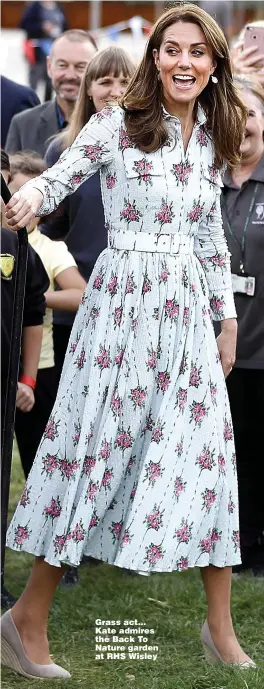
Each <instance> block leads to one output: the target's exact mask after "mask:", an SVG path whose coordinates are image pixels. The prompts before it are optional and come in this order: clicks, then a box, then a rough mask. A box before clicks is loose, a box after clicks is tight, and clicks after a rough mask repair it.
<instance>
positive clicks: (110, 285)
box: [106, 272, 118, 297]
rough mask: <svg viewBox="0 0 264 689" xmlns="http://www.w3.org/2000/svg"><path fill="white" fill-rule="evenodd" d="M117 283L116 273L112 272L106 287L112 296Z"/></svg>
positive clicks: (115, 290)
mask: <svg viewBox="0 0 264 689" xmlns="http://www.w3.org/2000/svg"><path fill="white" fill-rule="evenodd" d="M117 285H118V278H117V275H116V274H115V273H113V272H112V273H111V278H110V281H109V282H108V285H107V287H106V292H109V293H110V294H111V297H114V295H115V294H116V293H117Z"/></svg>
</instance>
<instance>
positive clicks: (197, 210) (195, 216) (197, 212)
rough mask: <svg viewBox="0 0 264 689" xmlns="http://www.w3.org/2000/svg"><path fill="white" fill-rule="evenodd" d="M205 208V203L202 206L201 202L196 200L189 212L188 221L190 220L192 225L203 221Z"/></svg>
mask: <svg viewBox="0 0 264 689" xmlns="http://www.w3.org/2000/svg"><path fill="white" fill-rule="evenodd" d="M203 207H204V203H203V204H202V205H201V204H200V203H199V201H195V200H194V202H193V207H192V210H191V211H189V213H188V215H187V221H188V220H189V222H190V224H191V225H192V224H193V223H197V222H198V221H199V220H200V219H201V217H202V212H203Z"/></svg>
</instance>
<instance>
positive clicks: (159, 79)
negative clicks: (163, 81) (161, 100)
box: [157, 70, 160, 81]
mask: <svg viewBox="0 0 264 689" xmlns="http://www.w3.org/2000/svg"><path fill="white" fill-rule="evenodd" d="M157 72H158V81H160V72H159V70H157Z"/></svg>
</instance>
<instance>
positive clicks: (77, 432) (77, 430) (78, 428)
mask: <svg viewBox="0 0 264 689" xmlns="http://www.w3.org/2000/svg"><path fill="white" fill-rule="evenodd" d="M81 428H82V427H81V424H80V423H75V424H74V430H75V433H74V436H73V438H72V442H73V446H74V447H76V445H78V442H79V440H80V435H81Z"/></svg>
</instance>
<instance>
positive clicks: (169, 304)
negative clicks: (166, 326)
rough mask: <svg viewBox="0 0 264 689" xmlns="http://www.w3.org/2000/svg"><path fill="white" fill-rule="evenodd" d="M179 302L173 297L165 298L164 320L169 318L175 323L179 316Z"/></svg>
mask: <svg viewBox="0 0 264 689" xmlns="http://www.w3.org/2000/svg"><path fill="white" fill-rule="evenodd" d="M179 309H180V307H179V304H178V302H177V301H176V299H175V297H173V299H166V303H165V320H167V318H169V319H170V321H171V322H172V323H176V321H177V318H178V316H179Z"/></svg>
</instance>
